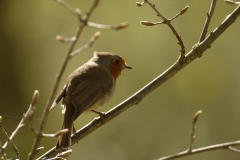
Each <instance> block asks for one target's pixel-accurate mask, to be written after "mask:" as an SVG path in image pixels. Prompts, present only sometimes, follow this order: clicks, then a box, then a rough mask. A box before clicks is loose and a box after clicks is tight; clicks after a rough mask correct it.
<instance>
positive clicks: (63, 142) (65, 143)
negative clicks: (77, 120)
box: [56, 105, 74, 151]
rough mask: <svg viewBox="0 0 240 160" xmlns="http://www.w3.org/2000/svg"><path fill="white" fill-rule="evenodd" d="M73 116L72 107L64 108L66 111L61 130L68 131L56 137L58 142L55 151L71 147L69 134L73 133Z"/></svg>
mask: <svg viewBox="0 0 240 160" xmlns="http://www.w3.org/2000/svg"><path fill="white" fill-rule="evenodd" d="M73 115H74V106H73V105H70V106H66V111H65V114H64V121H63V125H62V129H68V132H67V133H66V134H63V135H60V136H59V137H58V142H57V145H56V150H57V151H58V150H62V149H63V150H66V149H69V147H70V146H71V134H72V131H73Z"/></svg>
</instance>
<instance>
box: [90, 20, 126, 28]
mask: <svg viewBox="0 0 240 160" xmlns="http://www.w3.org/2000/svg"><path fill="white" fill-rule="evenodd" d="M87 25H88V26H89V27H95V28H100V29H114V30H119V29H123V28H125V27H127V26H128V22H123V23H120V24H118V25H106V24H98V23H94V22H88V23H87Z"/></svg>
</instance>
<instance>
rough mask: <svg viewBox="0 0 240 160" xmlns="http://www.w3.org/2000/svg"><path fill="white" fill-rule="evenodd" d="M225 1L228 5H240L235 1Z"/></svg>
mask: <svg viewBox="0 0 240 160" xmlns="http://www.w3.org/2000/svg"><path fill="white" fill-rule="evenodd" d="M224 1H225V2H227V3H229V4H237V5H239V4H240V2H235V1H233V0H224Z"/></svg>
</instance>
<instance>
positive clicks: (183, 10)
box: [137, 0, 189, 62]
mask: <svg viewBox="0 0 240 160" xmlns="http://www.w3.org/2000/svg"><path fill="white" fill-rule="evenodd" d="M144 3H147V4H148V5H149V6H150V7H151V8H152V9H153V10H154V11H155V12H156V13H157V16H159V17H161V18H162V20H163V22H158V23H156V22H155V23H154V25H156V24H167V25H168V26H169V28H170V29H171V30H172V32H173V34H174V35H175V36H176V38H177V40H178V42H177V43H178V44H179V45H180V47H181V49H180V52H181V54H180V58H179V61H180V62H183V60H184V58H185V45H184V43H183V41H182V38H181V36H180V35H179V34H178V32H177V31H176V29H175V28H174V27H173V25H172V24H171V21H172V20H173V19H175V18H177V17H178V16H179V15H182V14H183V13H185V12H186V11H187V9H188V8H189V6H186V7H184V8H183V9H182V10H181V12H180V13H178V14H177V15H175V16H174V17H173V18H171V19H167V18H166V17H165V16H164V15H163V14H162V13H161V12H160V11H159V9H157V8H156V6H155V5H154V4H153V3H151V2H150V1H149V0H144ZM144 3H139V2H138V3H137V5H138V6H139V5H143V4H144ZM141 23H142V22H141Z"/></svg>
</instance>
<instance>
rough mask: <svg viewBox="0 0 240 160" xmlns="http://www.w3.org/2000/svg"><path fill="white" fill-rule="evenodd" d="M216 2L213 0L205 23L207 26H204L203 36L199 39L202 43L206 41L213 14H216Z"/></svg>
mask: <svg viewBox="0 0 240 160" xmlns="http://www.w3.org/2000/svg"><path fill="white" fill-rule="evenodd" d="M216 2H217V0H212V3H211V6H210V9H209V11H208V13H207V18H206V21H205V24H204V27H203V30H202V33H201V36H200V38H199V42H202V41H203V40H204V39H205V37H206V35H207V30H208V26H209V24H210V21H211V19H212V16H213V12H214V9H215V6H216Z"/></svg>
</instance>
